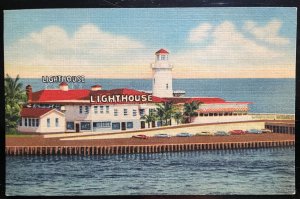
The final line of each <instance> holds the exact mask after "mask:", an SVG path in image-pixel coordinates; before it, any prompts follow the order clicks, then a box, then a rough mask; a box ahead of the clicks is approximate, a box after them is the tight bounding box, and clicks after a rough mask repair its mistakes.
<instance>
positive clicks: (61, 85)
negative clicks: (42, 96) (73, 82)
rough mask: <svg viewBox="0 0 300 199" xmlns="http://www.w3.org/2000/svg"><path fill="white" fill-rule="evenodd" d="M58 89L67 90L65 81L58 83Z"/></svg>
mask: <svg viewBox="0 0 300 199" xmlns="http://www.w3.org/2000/svg"><path fill="white" fill-rule="evenodd" d="M59 89H60V90H62V91H68V90H69V87H68V84H67V83H66V82H62V83H60V84H59Z"/></svg>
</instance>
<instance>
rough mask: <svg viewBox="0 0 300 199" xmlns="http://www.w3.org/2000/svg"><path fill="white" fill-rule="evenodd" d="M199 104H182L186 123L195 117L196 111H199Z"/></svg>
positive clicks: (193, 102) (194, 102) (195, 102)
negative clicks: (186, 118)
mask: <svg viewBox="0 0 300 199" xmlns="http://www.w3.org/2000/svg"><path fill="white" fill-rule="evenodd" d="M200 104H201V103H200V102H197V101H192V102H191V103H185V104H184V115H186V116H187V117H188V123H191V118H192V116H195V115H196V114H197V113H196V112H195V111H196V110H198V109H199V106H200Z"/></svg>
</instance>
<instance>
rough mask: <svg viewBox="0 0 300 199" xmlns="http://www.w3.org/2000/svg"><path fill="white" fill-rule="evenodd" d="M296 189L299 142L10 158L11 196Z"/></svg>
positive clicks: (283, 191) (281, 191)
mask: <svg viewBox="0 0 300 199" xmlns="http://www.w3.org/2000/svg"><path fill="white" fill-rule="evenodd" d="M293 193H295V148H294V147H285V148H267V149H240V150H226V151H221V150H220V151H186V152H173V153H153V154H126V155H108V156H97V155H94V156H22V157H18V156H7V157H6V194H7V195H9V196H12V195H30V196H33V195H34V196H36V195H51V196H52V195H58V196H64V195H72V196H74V195H174V194H175V195H206V194H209V195H231V194H239V195H257V194H259V195H269V194H271V195H273V194H293Z"/></svg>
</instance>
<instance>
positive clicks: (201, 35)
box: [188, 23, 212, 43]
mask: <svg viewBox="0 0 300 199" xmlns="http://www.w3.org/2000/svg"><path fill="white" fill-rule="evenodd" d="M211 29H212V25H211V24H209V23H203V24H200V25H199V26H198V27H196V28H194V29H192V30H191V31H190V33H189V38H188V39H189V42H191V43H197V42H200V41H202V40H203V39H205V38H206V37H207V36H208V34H209V31H210V30H211Z"/></svg>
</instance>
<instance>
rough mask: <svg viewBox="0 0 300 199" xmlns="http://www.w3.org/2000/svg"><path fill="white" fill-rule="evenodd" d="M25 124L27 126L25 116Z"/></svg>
mask: <svg viewBox="0 0 300 199" xmlns="http://www.w3.org/2000/svg"><path fill="white" fill-rule="evenodd" d="M25 126H27V118H25Z"/></svg>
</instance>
